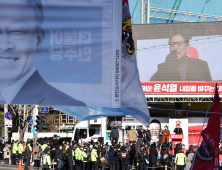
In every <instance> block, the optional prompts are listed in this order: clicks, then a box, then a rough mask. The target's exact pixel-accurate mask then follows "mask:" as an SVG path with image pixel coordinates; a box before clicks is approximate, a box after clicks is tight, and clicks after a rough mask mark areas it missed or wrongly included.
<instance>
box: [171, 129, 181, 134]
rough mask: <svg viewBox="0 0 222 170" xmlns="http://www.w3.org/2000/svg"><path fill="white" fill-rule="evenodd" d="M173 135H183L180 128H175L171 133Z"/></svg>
mask: <svg viewBox="0 0 222 170" xmlns="http://www.w3.org/2000/svg"><path fill="white" fill-rule="evenodd" d="M173 132H174V133H175V134H183V130H182V128H175V129H174V131H173Z"/></svg>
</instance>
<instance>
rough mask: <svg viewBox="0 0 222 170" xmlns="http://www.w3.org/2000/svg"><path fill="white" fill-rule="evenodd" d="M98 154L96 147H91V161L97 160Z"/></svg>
mask: <svg viewBox="0 0 222 170" xmlns="http://www.w3.org/2000/svg"><path fill="white" fill-rule="evenodd" d="M97 158H98V154H97V150H96V149H92V151H91V161H97Z"/></svg>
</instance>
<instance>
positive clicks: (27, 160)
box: [24, 143, 31, 170]
mask: <svg viewBox="0 0 222 170" xmlns="http://www.w3.org/2000/svg"><path fill="white" fill-rule="evenodd" d="M29 146H30V143H26V147H25V157H24V162H25V168H24V170H29V169H28V166H29V164H30V159H31V151H30V149H29Z"/></svg>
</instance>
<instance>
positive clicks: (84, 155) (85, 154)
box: [81, 151, 88, 161]
mask: <svg viewBox="0 0 222 170" xmlns="http://www.w3.org/2000/svg"><path fill="white" fill-rule="evenodd" d="M81 156H82V161H83V160H84V158H87V156H88V155H87V153H86V152H84V151H82V153H81Z"/></svg>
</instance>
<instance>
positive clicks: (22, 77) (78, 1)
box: [0, 0, 122, 108]
mask: <svg viewBox="0 0 222 170" xmlns="http://www.w3.org/2000/svg"><path fill="white" fill-rule="evenodd" d="M121 22H122V2H121V1H116V0H62V1H61V0H10V1H9V0H0V37H1V38H0V68H1V72H0V103H1V104H32V105H66V106H88V107H111V108H120V106H121V99H120V86H121V83H120V82H121V76H120V75H121V69H120V66H121V56H120V55H121V53H122V52H121V40H122V38H121V35H122V23H121Z"/></svg>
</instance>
